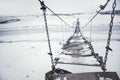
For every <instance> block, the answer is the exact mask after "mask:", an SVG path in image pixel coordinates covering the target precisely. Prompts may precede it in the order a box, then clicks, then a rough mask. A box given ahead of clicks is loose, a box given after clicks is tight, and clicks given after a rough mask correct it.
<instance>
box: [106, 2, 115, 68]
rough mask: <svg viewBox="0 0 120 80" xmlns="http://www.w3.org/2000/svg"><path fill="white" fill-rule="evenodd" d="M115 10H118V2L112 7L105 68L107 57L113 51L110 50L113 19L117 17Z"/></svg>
mask: <svg viewBox="0 0 120 80" xmlns="http://www.w3.org/2000/svg"><path fill="white" fill-rule="evenodd" d="M115 8H116V0H114V2H113V5H112V9H113V10H112V13H111V21H110V28H109V32H108V39H107V46H106V52H105V58H104V67H106V62H107V56H108V53H109V50H110V51H112V49H111V48H110V41H111V35H112V27H113V19H114V17H115Z"/></svg>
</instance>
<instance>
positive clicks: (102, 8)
mask: <svg viewBox="0 0 120 80" xmlns="http://www.w3.org/2000/svg"><path fill="white" fill-rule="evenodd" d="M109 1H110V0H107V2H106V3H105V4H104V6H103V5H100V6H99V7H100V10H99V11H97V13H96V14H95V15H94V16H93V17H92V18H91V19H90V20H89V21H88V22H87V23H86V24H85V25H84V26H83V29H84V28H85V27H86V26H87V25H88V24H89V23H90V22H91V21H92V20H93V19H94V18H95V17H96V16H97V15H98V14H99V13H100V12H101V11H102V10H104V8H105V7H106V6H107V4H108V2H109Z"/></svg>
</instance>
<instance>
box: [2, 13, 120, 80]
mask: <svg viewBox="0 0 120 80" xmlns="http://www.w3.org/2000/svg"><path fill="white" fill-rule="evenodd" d="M84 16H85V17H84ZM90 16H91V14H82V15H79V18H80V22H81V26H83V25H84V24H85V23H86V20H89V18H90ZM104 16H105V17H104ZM53 17H54V16H48V22H49V24H48V25H51V26H50V27H49V30H50V39H51V45H52V51H53V53H54V56H57V55H58V53H59V52H60V51H61V47H62V44H63V43H64V42H65V41H66V40H67V39H68V37H70V36H71V35H72V33H73V31H74V29H73V28H70V27H67V26H65V24H64V23H62V22H60V21H59V20H58V19H56V18H53ZM61 17H62V18H63V19H65V20H66V21H68V22H69V23H70V24H71V25H72V24H73V22H74V21H76V17H75V16H72V17H71V16H61ZM101 17H102V18H101ZM106 17H107V20H106ZM108 17H109V15H108V16H106V15H99V16H98V17H97V19H96V21H93V23H92V24H93V32H92V36H91V38H92V44H93V47H94V49H95V52H96V53H99V55H102V56H104V53H105V46H106V40H107V31H108V27H107V26H108V24H109V18H108ZM14 18H16V17H14ZM17 18H19V19H20V21H18V22H12V23H6V24H0V80H44V77H45V73H46V72H47V71H49V70H51V62H50V57H49V55H48V54H47V53H48V52H49V50H48V45H47V39H46V33H45V29H44V26H43V25H44V22H43V18H42V16H37V17H36V16H17ZM119 20H120V16H116V18H115V26H114V28H113V34H112V41H111V48H112V49H113V51H112V52H110V53H109V56H108V62H107V69H108V71H116V72H117V73H118V75H119V77H120V65H119V64H120V60H119V57H120V49H119V48H120V45H119V44H120V35H119V34H120V23H119ZM101 21H103V22H102V23H101ZM59 25H62V26H59ZM68 28H70V29H68ZM89 28H90V25H88V26H87V27H86V28H85V29H84V31H83V30H82V31H83V34H84V36H85V37H86V38H87V39H88V40H89V39H90V32H89ZM57 67H59V68H63V69H66V70H69V71H71V72H73V73H79V72H90V71H101V68H99V67H88V66H78V65H62V64H58V65H57Z"/></svg>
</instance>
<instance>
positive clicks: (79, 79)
mask: <svg viewBox="0 0 120 80" xmlns="http://www.w3.org/2000/svg"><path fill="white" fill-rule="evenodd" d="M55 80H120V79H119V77H118V75H117V73H116V72H88V73H74V74H60V75H59V78H58V79H55Z"/></svg>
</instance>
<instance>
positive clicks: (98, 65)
mask: <svg viewBox="0 0 120 80" xmlns="http://www.w3.org/2000/svg"><path fill="white" fill-rule="evenodd" d="M57 63H58V64H70V65H84V66H96V67H100V64H85V63H72V62H71V63H68V62H59V61H58V62H57Z"/></svg>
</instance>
